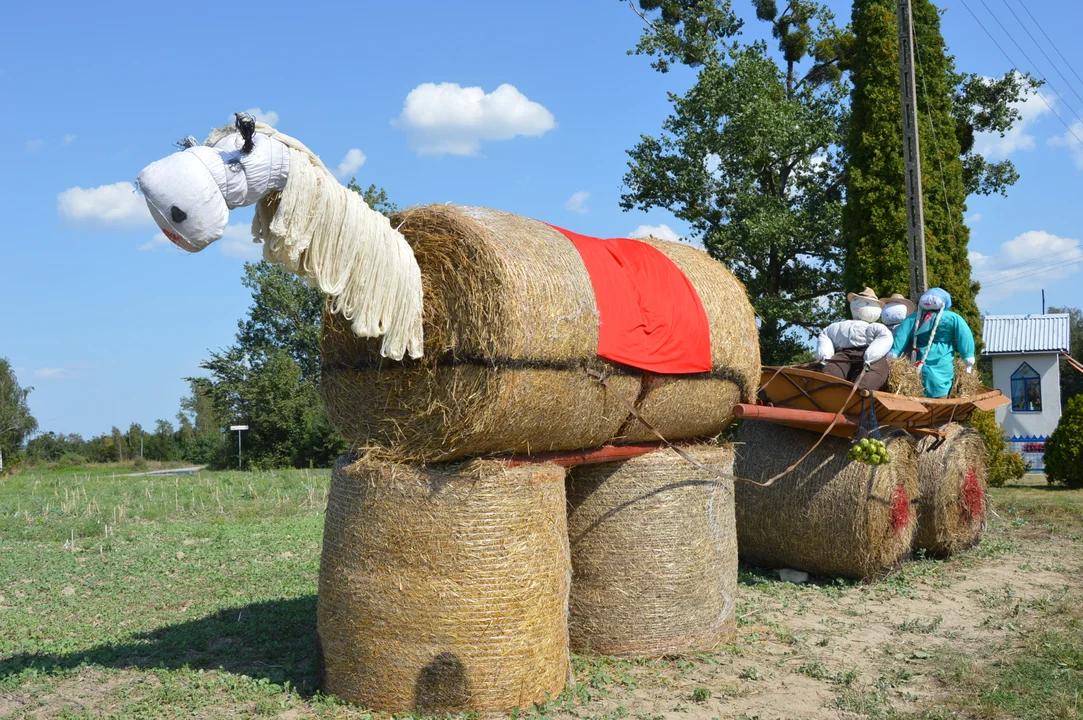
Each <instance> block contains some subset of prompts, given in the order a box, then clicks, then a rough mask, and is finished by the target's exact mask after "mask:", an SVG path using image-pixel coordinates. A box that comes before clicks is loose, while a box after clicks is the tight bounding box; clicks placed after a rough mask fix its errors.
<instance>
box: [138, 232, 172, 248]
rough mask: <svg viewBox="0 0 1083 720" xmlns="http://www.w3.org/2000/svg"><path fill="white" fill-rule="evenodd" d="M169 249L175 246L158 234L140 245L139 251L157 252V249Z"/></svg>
mask: <svg viewBox="0 0 1083 720" xmlns="http://www.w3.org/2000/svg"><path fill="white" fill-rule="evenodd" d="M170 247H176V246H175V245H174V244H173V243H172V242H170V241H169V238H167V237H166V236H165V235H163V234H162V233H158V234H156V235H155V236H154V237H152V238H151V239H150V240H148V241H147V242H145V243H143V244H142V245H140V246H139V249H140V250H157V249H158V248H170ZM177 249H178V250H179V249H180V248H177Z"/></svg>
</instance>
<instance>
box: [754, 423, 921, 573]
mask: <svg viewBox="0 0 1083 720" xmlns="http://www.w3.org/2000/svg"><path fill="white" fill-rule="evenodd" d="M819 438H820V433H813V432H809V431H807V430H795V429H793V428H788V427H784V426H782V425H773V424H770V423H765V422H757V421H746V422H742V423H741V427H740V428H739V430H738V432H737V447H736V451H737V463H736V470H737V473H736V474H737V476H738V477H742V478H748V479H750V480H754V481H757V482H764V481H766V480H767V479H769V478H771V477H773V476H774V475H776V474H777V473H780V472H782V471H784V470H785V469H786V468H787V467H789V466H790V465H792V464H794V463H795V462H797V461H798V459H800V458H801V456H803V455H804V454H805V453H806V452H808V451H809V449H810V448H812V446H813V445H814V444H815V443H816V441H817V440H818V439H819ZM884 442H885V444H886V445H887V451H888V455H889V456H890V458H891V462H890V463H888V464H886V465H865V464H863V463H859V462H856V461H853V460H850V459H849V458H848V457H847V453H848V452H849V450H850V441H849V440H845V439H842V438H837V437H832V436H828V437H826V438H824V440H823V442H822V443H820V446H819V447H818V448H816V449H815V450H813V451H812V453H811V454H810V455H809V456H808V457H806V458H805V460H804V461H803V462H802V463H801V464H800V466H798V467H797V468H796V469H794V470H793V471H792V472H790V473H789V474H787V475H785V476H783V477H781V478H779V479H778V480H776V481H775V482H774V484H772V485H770V486H769V487H757V486H755V485H751V484H749V483H737V542H738V550H739V552H740V555H741V561H742V562H745V563H749V564H752V565H759V566H761V567H770V568H792V569H795V570H804V571H805V572H810V573H814V574H816V575H825V576H837V577H847V578H857V579H865V578H871V577H876V576H878V575H882V574H884V573H885V572H887V571H889V570H891V569H892V568H894V567H895V566H896V565H898V564H899V563H900V562H901V561H902V560H903V559H905V558H906V557H907V556H908V554H909V553H910V550H911V545H912V543H913V539H914V532H915V530H916V526H917V517H916V515H917V513H916V507H914V506H913V504H915V503H916V500H917V496H918V480H917V461H916V459H915V454H914V447H913V441H912V439H911V438H910V436H909V435H907V434H906V433H903V432H896V433H894V434H890V435H889V434H887V433H885V434H884Z"/></svg>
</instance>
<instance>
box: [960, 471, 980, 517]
mask: <svg viewBox="0 0 1083 720" xmlns="http://www.w3.org/2000/svg"><path fill="white" fill-rule="evenodd" d="M962 500H963V510H965V511H966V514H967V515H969V516H970V517H981V516H982V515H983V513H984V512H985V493H983V492H982V490H981V483H979V482H978V473H976V472H975V471H974V466H973V465H971V466H970V467H968V468H967V469H966V474H965V475H963V488H962Z"/></svg>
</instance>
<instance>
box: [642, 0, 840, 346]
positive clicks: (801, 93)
mask: <svg viewBox="0 0 1083 720" xmlns="http://www.w3.org/2000/svg"><path fill="white" fill-rule="evenodd" d="M754 4H755V8H756V15H757V17H758V18H759V19H760V20H761V21H763V22H766V23H768V24H769V26H770V28H771V32H772V34H773V36H774V38H775V39H776V41H777V50H778V54H777V55H776V54H775V53H773V52H772V51H771V50H770V49H769V47H768V45H767V44H766V43H764V42H754V43H750V44H748V43H740V42H737V41H735V40H734V37H735V36H736V34H737V32H738V30H739V29H740V27H741V21H740V20H739V19H738V18H737V16H736V15H735V14H734V13H733V11H732V9H731V7H730V3H729V1H728V0H715V1H712V2H707V1H704V0H699V1H697V0H682V1H680V2H675V1H670V0H667V1H665V2H659V1H657V0H649V1H648V0H640V2H639V6H638V10H637V11H638V12H640V13H641V14H642V16H643V17H644V19H645V21H646V23H647V27H646V29H645V30H644V32H643V36H642V38H641V39H640V42H639V45H638V46H637V48H636V51H635V52H637V53H640V54H646V55H650V56H651V57H653V58H654V62H653V66H654V67H655V68H656V69H657V70H659V71H660V72H667V71H668V70H669V69H670V68H671V66H673V65H675V64H683V65H687V66H690V67H692V68H694V69H695V70H696V72H697V76H696V82H695V84H694V85H693V87H692V88H691V90H689V91H688V92H687V93H685V94H684V95H683V96H678V95H671V96H670V100H671V102H672V104H673V114H672V115H670V117H669V118H667V119H666V120H665V122H664V123H663V127H662V132H661V133H660V134H659V135H657V136H644V137H643V138H642V140H641V141H640V142H639V144H638V145H636V146H635V147H634V148H633V149H632V150H631V151H630V152H629V156H630V158H631V161H630V162H629V170H628V173H627V174H626V175H625V178H624V181H625V184H626V185H627V191H626V192H625V193H624V194H623V195H622V197H621V205H622V207H623V208H624V209H626V210H630V209H632V208H640V209H650V208H666V209H668V210H669V211H671V212H672V213H673V214H674V215H676V216H677V217H678V218H680V219H682V220H684V221H686V222H687V223H688V224H689V225H690V226H691V228H692V233H693V235H694V236H695V237H697V238H699V239H700V240H702V242H703V244H704V246H705V247H706V248H707V251H708V252H709V253H710V254H711V255H712V256H714V257H715V258H717V259H719V260H721V261H722V262H724V263H726V265H727V266H729V267H730V269H732V270H733V272H734V273H735V274H736V275H737V277H738V278H740V280H741V281H742V282H744V283H745V285H746V287H747V288H748V294H749V297H750V298H751V300H752V303H753V306H754V307H755V309H756V312H757V314H758V315H759V317H760V319H761V326H760V345H761V350H762V356H763V359H764V362H767V363H786V362H790V361H791V360H793V359H794V358H795V357H796V356H798V355H799V354H800V353H802V352H803V351H805V349H806V347H805V342H804V334H803V333H801V332H799V331H801V330H804V331H807V332H818V330H819V329H820V328H821V327H822V326H823V325H824V324H826V323H828V322H830V321H831V319H832V316H833V314H834V313H833V309H832V308H831V307H830V306H829V305H828V303H826V302H825V300H827V299H829V298H830V297H832V296H833V295H835V294H837V293H838V292H839V291H840V290H841V289H842V280H841V276H840V261H841V251H840V245H841V243H840V237H839V226H840V213H841V206H842V177H841V172H842V165H841V162H840V159H839V155H838V151H837V147H838V145H839V143H840V141H841V135H840V127H841V126H842V125H843V123H844V121H845V117H846V110H845V103H844V100H845V96H846V87H845V85H844V84H843V82H842V79H841V76H842V67H844V66H845V62H846V57H847V55H848V52H849V42H850V41H849V37H848V35H847V34H846V33H845V32H843V31H841V30H840V29H838V28H837V27H836V26H835V24H834V19H833V17H832V15H831V13H830V12H828V10H827V9H826V8H825V7H824V6H822V5H820V4H819V3H816V2H811V1H809V0H790V2H787V3H785V4H784V6H783V7H782V8H781V10H780V6H779V5H778V4H776V3H775V2H774V1H773V0H756V2H755V3H754ZM633 7H634V6H633ZM779 55H780V56H781V57H779Z"/></svg>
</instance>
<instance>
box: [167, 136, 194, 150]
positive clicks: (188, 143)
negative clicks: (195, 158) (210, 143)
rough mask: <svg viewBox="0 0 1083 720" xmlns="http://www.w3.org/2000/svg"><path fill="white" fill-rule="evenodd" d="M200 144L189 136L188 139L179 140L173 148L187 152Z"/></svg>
mask: <svg viewBox="0 0 1083 720" xmlns="http://www.w3.org/2000/svg"><path fill="white" fill-rule="evenodd" d="M198 144H199V141H197V140H196V139H195V138H194V137H192V136H191V135H189V136H188V137H186V138H184V139H182V140H178V141H177V142H175V143H173V146H174V147H177V148H180V149H181V150H187V149H188V148H191V147H195V146H196V145H198Z"/></svg>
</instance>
